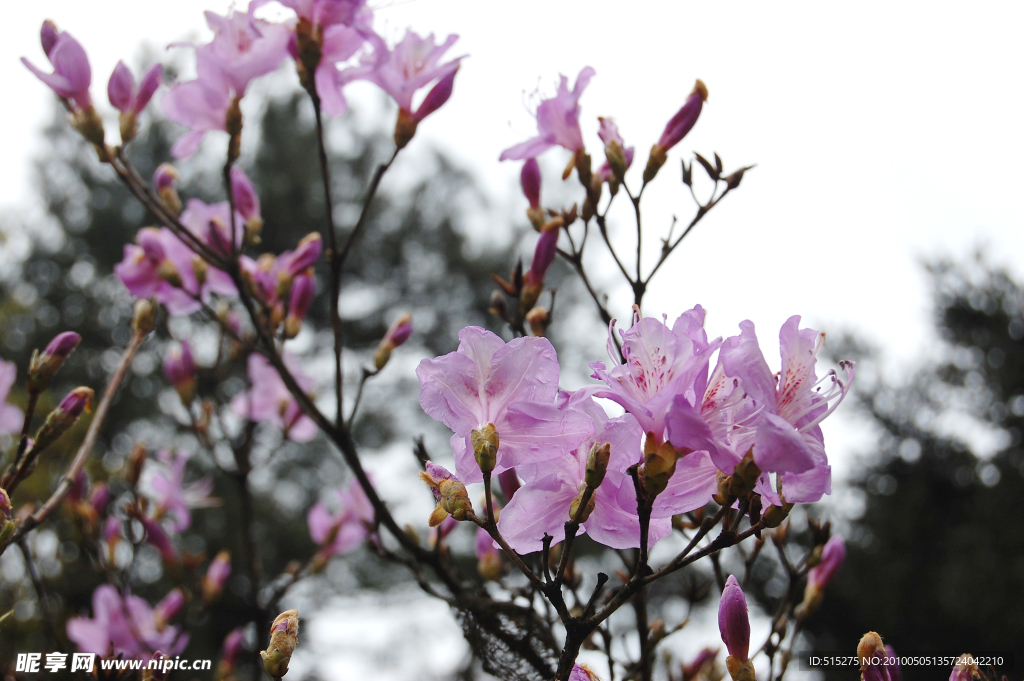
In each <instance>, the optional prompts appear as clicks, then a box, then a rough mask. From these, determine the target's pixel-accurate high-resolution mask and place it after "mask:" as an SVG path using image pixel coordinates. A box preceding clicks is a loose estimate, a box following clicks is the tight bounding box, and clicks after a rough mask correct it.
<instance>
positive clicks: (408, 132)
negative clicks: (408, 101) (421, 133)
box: [394, 109, 420, 149]
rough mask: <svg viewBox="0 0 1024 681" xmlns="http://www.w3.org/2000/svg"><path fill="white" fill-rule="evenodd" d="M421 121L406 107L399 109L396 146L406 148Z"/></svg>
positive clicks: (396, 124) (395, 138) (395, 136)
mask: <svg viewBox="0 0 1024 681" xmlns="http://www.w3.org/2000/svg"><path fill="white" fill-rule="evenodd" d="M419 124H420V122H419V121H418V120H416V117H415V116H414V115H413V114H411V113H410V112H408V111H406V110H405V109H399V110H398V118H397V119H396V120H395V134H394V140H395V146H396V147H398V148H399V149H405V147H406V145H407V144H409V142H411V141H412V138H413V137H415V136H416V128H417V127H418V126H419Z"/></svg>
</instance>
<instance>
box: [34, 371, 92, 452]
mask: <svg viewBox="0 0 1024 681" xmlns="http://www.w3.org/2000/svg"><path fill="white" fill-rule="evenodd" d="M92 398H93V391H92V388H86V387H79V388H75V389H74V390H72V391H71V392H69V393H68V394H67V395H66V396H65V397H64V399H63V400H61V401H60V404H58V405H57V408H56V409H54V410H53V411H51V412H50V413H49V415H47V417H46V421H45V422H44V423H43V425H42V426H41V427H40V428H39V432H38V433H36V437H35V444H34V445H33V446H32V451H33V452H36V453H39V452H42V451H43V450H44V449H46V448H47V447H49V446H50V445H52V444H53V443H54V442H56V441H57V440H58V439H59V438H60V436H61V435H63V434H64V433H66V432H68V430H70V428H71V426H73V425H75V422H77V421H78V417H79V416H81V415H82V412H83V411H88V409H89V407H90V406H91V405H92Z"/></svg>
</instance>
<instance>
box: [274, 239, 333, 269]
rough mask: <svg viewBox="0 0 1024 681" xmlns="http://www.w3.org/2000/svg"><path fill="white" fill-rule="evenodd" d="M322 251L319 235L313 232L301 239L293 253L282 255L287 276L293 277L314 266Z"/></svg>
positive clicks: (322, 246) (321, 241)
mask: <svg viewBox="0 0 1024 681" xmlns="http://www.w3.org/2000/svg"><path fill="white" fill-rule="evenodd" d="M323 250H324V245H323V240H322V239H321V238H320V235H319V234H317V233H316V232H313V233H311V234H307V235H306V236H304V237H302V241H300V242H299V245H298V246H296V247H295V250H294V251H291V252H290V253H282V254H281V259H282V260H283V261H284V265H285V268H286V269H287V271H288V274H290V275H292V276H293V277H294V276H298V275H299V274H300V273H301V272H303V271H304V270H306V269H308V268H310V267H312V266H313V265H314V264H316V261H317V260H319V259H320V254H321V253H322V252H323Z"/></svg>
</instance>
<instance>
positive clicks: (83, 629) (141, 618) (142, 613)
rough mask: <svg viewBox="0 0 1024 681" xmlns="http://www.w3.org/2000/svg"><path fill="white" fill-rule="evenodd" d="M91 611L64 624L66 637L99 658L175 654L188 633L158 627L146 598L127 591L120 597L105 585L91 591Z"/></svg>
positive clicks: (144, 657)
mask: <svg viewBox="0 0 1024 681" xmlns="http://www.w3.org/2000/svg"><path fill="white" fill-rule="evenodd" d="M172 593H174V592H172ZM178 593H179V594H180V592H178ZM168 597H170V594H168ZM165 600H166V599H165ZM92 611H93V617H92V618H87V617H72V618H71V619H69V620H68V623H67V635H68V638H69V639H71V641H72V642H74V643H75V644H76V645H77V646H78V649H79V650H80V651H82V652H85V653H96V654H97V655H99V656H101V657H103V656H107V655H109V654H110V653H111V652H113V654H114V655H122V656H123V657H124V658H126V659H135V660H144V661H148V660H149V659H150V658H151V657H152V655H153V651H156V650H160V651H166V653H167V654H168V655H178V654H180V653H181V652H182V651H183V650H184V649H185V646H186V645H187V644H188V634H186V633H182V632H181V631H180V630H179V629H178V628H177V627H173V626H169V625H166V623H164V625H163V626H158V625H160V622H159V621H158V619H157V613H156V612H154V610H153V609H152V608H150V607H149V604H148V603H146V601H144V600H143V599H141V598H139V597H138V596H133V595H131V594H130V593H127V594H126V595H125V597H124V598H123V599H122V597H121V594H119V593H118V592H117V589H115V588H114V587H113V586H111V585H109V584H103V585H102V586H100V587H98V588H97V589H96V591H94V592H93V595H92Z"/></svg>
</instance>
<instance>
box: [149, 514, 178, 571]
mask: <svg viewBox="0 0 1024 681" xmlns="http://www.w3.org/2000/svg"><path fill="white" fill-rule="evenodd" d="M142 527H143V528H145V530H146V541H148V542H149V543H150V544H152V545H153V548H155V549H156V550H157V551H159V552H160V556H161V557H162V558H163V559H164V560H165V561H166V562H168V563H174V562H176V561H177V560H178V551H177V549H175V548H174V543H173V542H172V541H171V538H170V537H168V536H167V533H166V532H164V528H162V527H160V525H159V524H158V523H157V522H155V521H153V520H143V521H142Z"/></svg>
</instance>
